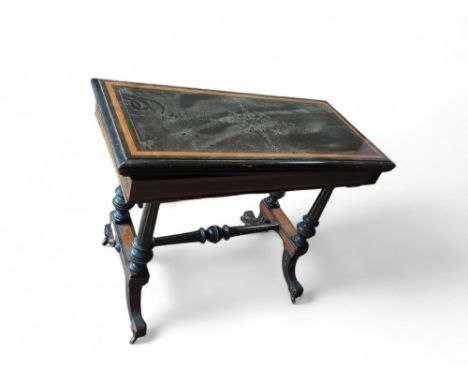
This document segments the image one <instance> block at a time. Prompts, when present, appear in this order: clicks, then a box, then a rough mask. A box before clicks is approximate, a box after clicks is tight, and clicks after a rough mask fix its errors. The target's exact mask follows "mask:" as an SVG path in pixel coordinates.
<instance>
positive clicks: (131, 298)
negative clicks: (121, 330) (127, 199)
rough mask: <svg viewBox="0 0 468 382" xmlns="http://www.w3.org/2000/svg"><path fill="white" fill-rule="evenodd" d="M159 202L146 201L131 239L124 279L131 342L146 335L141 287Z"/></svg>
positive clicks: (143, 283)
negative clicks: (135, 234) (142, 312)
mask: <svg viewBox="0 0 468 382" xmlns="http://www.w3.org/2000/svg"><path fill="white" fill-rule="evenodd" d="M158 210H159V203H147V204H145V206H144V208H143V214H142V216H141V221H140V226H139V227H138V234H137V236H136V237H135V238H134V239H133V242H132V247H131V249H130V253H129V258H128V272H127V280H126V292H127V307H128V313H129V315H130V322H131V328H132V332H133V337H132V338H131V340H130V343H131V344H133V343H135V341H136V340H137V338H139V337H142V336H144V335H146V323H145V320H144V319H143V316H142V314H141V289H142V288H143V286H144V285H145V284H147V283H148V281H149V277H150V275H149V272H148V267H147V263H148V262H149V261H150V260H151V259H152V258H153V233H154V228H155V225H156V218H157V216H158Z"/></svg>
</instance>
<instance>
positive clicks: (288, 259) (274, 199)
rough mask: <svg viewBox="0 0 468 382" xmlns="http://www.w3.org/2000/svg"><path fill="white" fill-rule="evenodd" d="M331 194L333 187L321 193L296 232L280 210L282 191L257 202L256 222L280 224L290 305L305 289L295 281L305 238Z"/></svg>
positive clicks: (305, 243) (307, 247)
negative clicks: (258, 211) (258, 214)
mask: <svg viewBox="0 0 468 382" xmlns="http://www.w3.org/2000/svg"><path fill="white" fill-rule="evenodd" d="M332 191H333V187H327V188H324V189H322V190H321V191H320V194H319V196H318V197H317V199H316V201H315V203H314V204H313V206H312V208H311V209H310V211H309V212H308V213H307V214H306V215H304V217H303V219H302V221H301V222H300V223H299V224H298V225H297V229H295V228H294V226H293V225H292V223H291V222H290V221H289V219H288V218H287V216H286V215H285V213H284V212H283V211H282V210H281V208H280V205H279V202H278V199H280V198H281V197H283V196H284V193H283V192H275V193H270V196H269V197H267V198H265V199H263V200H262V202H261V203H260V216H259V217H258V218H256V220H261V221H263V222H267V223H278V224H279V230H278V234H279V235H280V237H281V239H282V240H283V244H284V251H283V258H282V268H283V275H284V278H285V280H286V284H287V285H288V290H289V294H290V296H291V301H292V302H293V303H295V302H296V299H297V298H298V297H300V296H301V295H302V293H303V292H304V288H303V287H302V285H301V284H300V283H299V281H297V277H296V264H297V260H298V259H299V257H301V256H302V255H304V254H305V253H306V252H307V250H308V249H309V244H308V243H307V239H308V238H311V237H312V236H313V235H314V234H315V227H317V226H318V222H319V218H320V216H321V214H322V212H323V210H324V208H325V206H326V204H327V202H328V200H329V199H330V195H331V193H332ZM250 215H253V213H252V212H251V211H247V212H246V213H245V214H244V216H250Z"/></svg>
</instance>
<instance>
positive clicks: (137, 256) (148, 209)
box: [103, 186, 334, 344]
mask: <svg viewBox="0 0 468 382" xmlns="http://www.w3.org/2000/svg"><path fill="white" fill-rule="evenodd" d="M333 189H334V187H325V188H322V190H321V191H320V193H319V195H318V196H317V199H316V200H315V202H314V204H313V205H312V207H311V208H310V210H309V212H308V213H307V214H305V215H304V216H303V219H302V221H301V222H299V223H298V224H297V226H296V227H294V225H293V224H292V223H291V221H290V220H289V219H288V217H287V216H286V214H285V213H284V212H283V210H282V209H281V207H280V204H279V199H281V198H282V197H283V196H284V195H285V193H284V192H271V193H270V194H269V196H268V197H266V198H265V199H263V200H262V201H261V202H260V213H259V215H258V216H257V217H256V216H255V215H254V213H253V212H252V211H246V212H245V213H244V214H243V215H242V216H241V220H242V222H243V223H244V224H243V225H240V226H234V227H231V226H227V225H224V226H222V227H219V226H216V225H213V226H210V227H208V228H206V229H204V228H200V229H198V230H196V231H191V232H185V233H180V234H175V235H170V236H163V237H153V234H154V228H155V226H156V219H157V216H158V211H159V205H160V203H159V202H151V203H145V204H144V206H143V213H142V216H141V220H140V225H139V227H138V232H135V228H134V226H133V223H132V219H131V216H130V210H131V209H132V208H133V207H134V205H135V204H134V203H128V202H127V201H126V200H125V198H124V194H123V192H122V189H121V187H120V186H118V187H117V188H116V190H115V196H114V198H113V200H112V203H113V205H114V208H115V209H114V210H113V211H112V212H111V213H110V223H109V224H106V225H105V227H104V235H105V237H104V240H103V244H104V245H109V246H113V247H114V248H115V249H116V250H117V252H118V253H119V255H120V258H121V261H122V265H123V269H124V273H125V285H126V288H125V289H126V297H127V308H128V313H129V316H130V323H131V329H132V333H133V336H132V338H131V339H130V343H131V344H134V343H135V341H136V340H137V339H138V338H139V337H142V336H144V335H146V322H145V320H144V319H143V316H142V313H141V291H142V288H143V286H144V285H145V284H147V283H148V281H149V278H150V274H149V271H148V267H147V264H148V262H149V261H150V260H151V259H152V258H153V248H154V247H158V246H162V245H171V244H181V243H190V242H200V243H205V242H206V241H209V242H211V243H217V242H219V241H220V240H222V239H224V240H228V239H230V238H232V237H235V236H241V235H248V234H253V233H258V232H267V231H275V232H277V233H278V234H279V236H280V238H281V239H282V241H283V246H284V249H283V257H282V268H283V274H284V278H285V280H286V284H287V286H288V290H289V293H290V297H291V301H292V302H293V303H295V302H296V299H297V298H298V297H300V296H301V295H302V293H303V292H304V289H303V287H302V285H301V284H300V283H299V282H298V280H297V278H296V263H297V260H298V259H299V257H300V256H302V255H304V254H305V253H306V252H307V250H308V248H309V245H308V243H307V239H309V238H311V237H312V236H314V235H315V228H316V227H317V226H318V224H319V219H320V216H321V215H322V212H323V210H324V208H325V206H326V205H327V203H328V200H329V199H330V196H331V194H332V191H333Z"/></svg>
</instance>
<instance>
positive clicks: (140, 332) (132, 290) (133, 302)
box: [126, 274, 149, 344]
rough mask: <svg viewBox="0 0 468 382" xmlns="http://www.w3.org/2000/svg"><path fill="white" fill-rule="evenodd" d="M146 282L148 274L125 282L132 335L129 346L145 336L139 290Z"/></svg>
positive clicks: (144, 323)
mask: <svg viewBox="0 0 468 382" xmlns="http://www.w3.org/2000/svg"><path fill="white" fill-rule="evenodd" d="M148 281H149V274H148V275H147V276H146V277H132V276H130V278H129V279H128V280H127V282H126V294H127V307H128V314H129V316H130V326H131V329H132V333H133V336H132V338H131V339H130V343H131V344H134V343H135V341H136V340H137V338H139V337H143V336H144V335H146V322H145V320H144V319H143V316H142V314H141V290H142V288H143V286H144V285H145V284H147V283H148Z"/></svg>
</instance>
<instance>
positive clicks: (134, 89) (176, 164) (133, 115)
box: [92, 79, 394, 176]
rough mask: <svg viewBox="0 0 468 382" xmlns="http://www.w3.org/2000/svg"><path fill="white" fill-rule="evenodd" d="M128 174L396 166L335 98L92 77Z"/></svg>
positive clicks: (115, 154) (101, 115)
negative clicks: (336, 104) (338, 107)
mask: <svg viewBox="0 0 468 382" xmlns="http://www.w3.org/2000/svg"><path fill="white" fill-rule="evenodd" d="M92 86H93V88H94V91H95V95H96V100H97V113H96V114H97V117H98V120H99V122H100V124H101V128H102V130H103V133H104V136H105V138H106V141H107V143H108V146H109V149H110V151H111V154H112V158H113V161H114V164H115V166H116V168H117V170H118V172H119V174H121V175H128V176H133V175H155V176H157V175H161V174H168V173H171V174H174V173H178V174H184V173H194V172H198V173H209V174H217V173H219V174H221V173H225V172H226V171H231V172H232V171H233V172H246V171H248V172H255V171H263V172H264V171H275V170H281V171H283V170H287V169H288V168H294V169H302V170H307V169H314V170H316V169H322V168H325V169H326V168H330V169H361V168H372V169H374V170H378V171H388V170H391V169H392V168H393V167H394V164H393V162H392V161H391V160H390V159H388V158H387V157H386V156H385V155H384V154H383V153H382V152H381V151H380V150H379V149H378V148H377V147H376V146H375V145H374V144H372V143H371V142H370V141H369V140H368V139H367V138H366V137H365V136H364V135H363V134H361V133H360V132H359V131H358V130H357V129H356V128H355V127H354V126H353V125H351V123H349V122H348V121H347V120H346V119H345V118H344V117H343V116H342V115H341V114H340V113H338V112H337V111H336V110H335V109H334V108H333V107H332V106H331V105H330V104H329V103H328V102H326V101H321V100H311V99H303V98H290V97H275V96H266V95H258V94H244V93H233V92H223V91H214V90H204V89H192V88H182V87H172V86H163V85H150V84H139V83H130V82H120V81H111V80H99V79H93V80H92Z"/></svg>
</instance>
